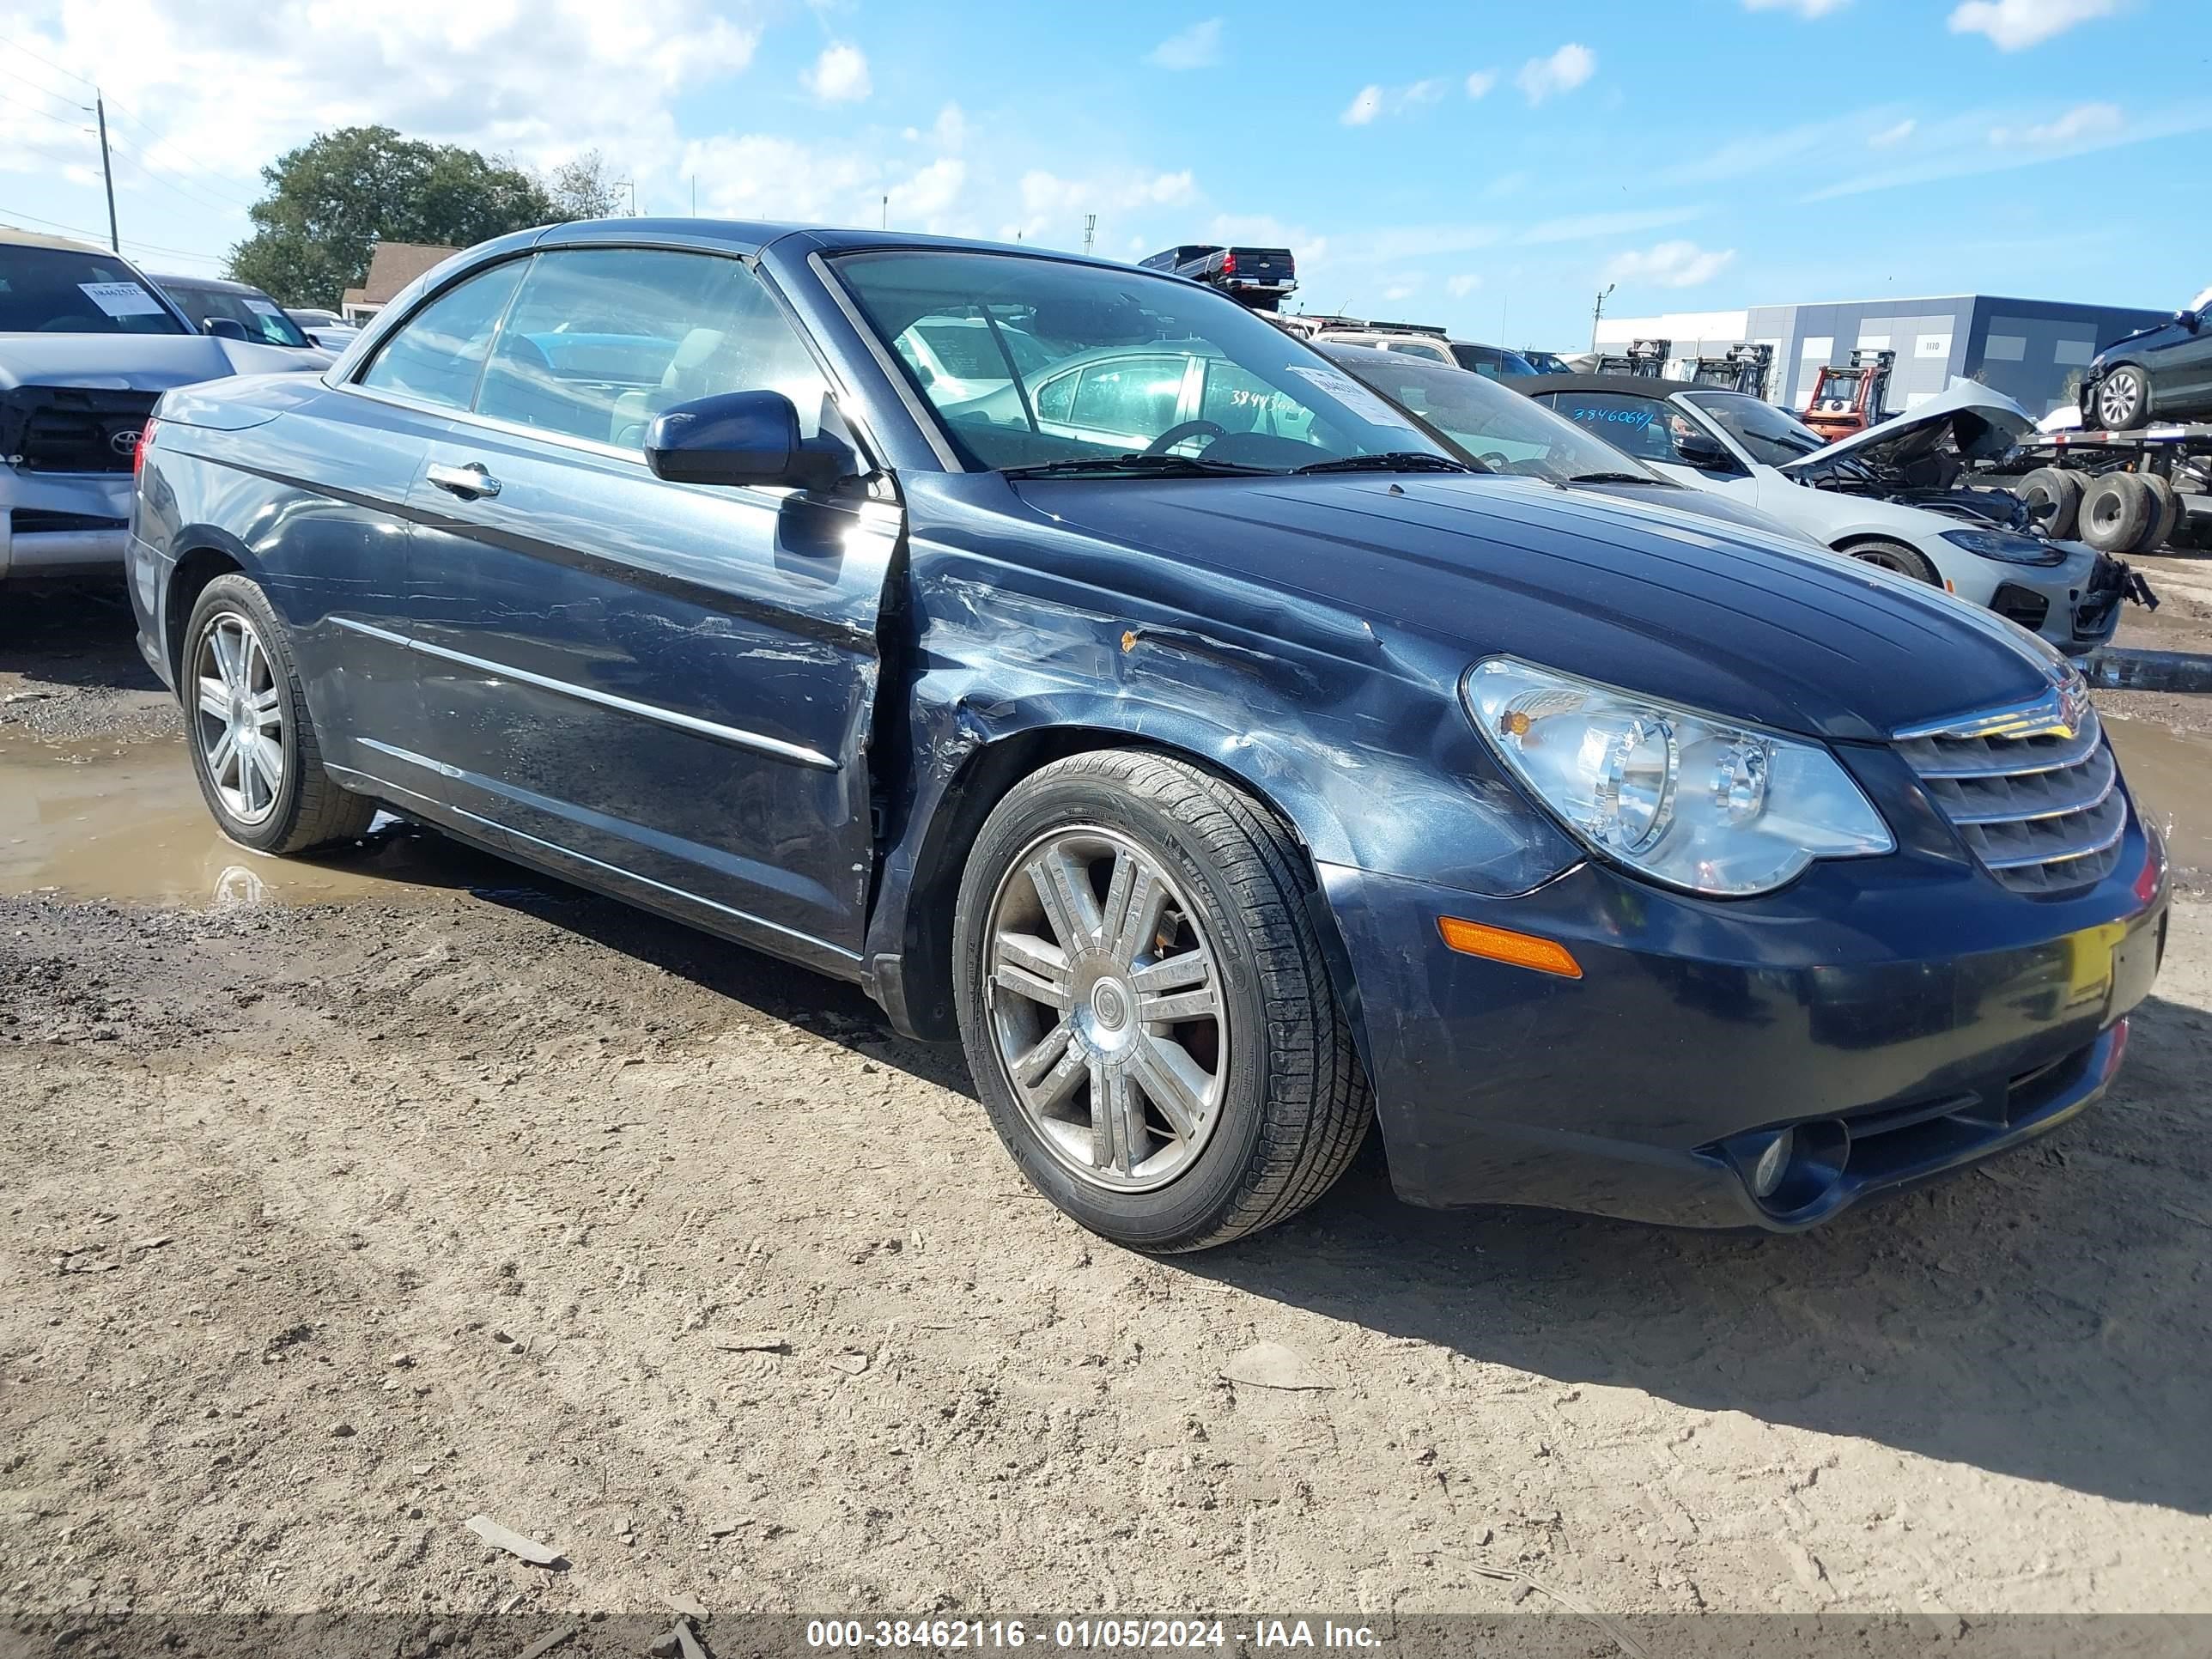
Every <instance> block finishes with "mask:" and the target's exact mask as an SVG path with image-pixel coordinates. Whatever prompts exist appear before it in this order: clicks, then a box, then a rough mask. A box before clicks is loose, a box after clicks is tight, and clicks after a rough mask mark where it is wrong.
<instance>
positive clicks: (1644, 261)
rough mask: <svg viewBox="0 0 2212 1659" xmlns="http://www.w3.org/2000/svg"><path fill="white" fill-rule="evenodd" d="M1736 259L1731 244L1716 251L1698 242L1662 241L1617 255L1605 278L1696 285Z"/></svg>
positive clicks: (1673, 285)
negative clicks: (1653, 245)
mask: <svg viewBox="0 0 2212 1659" xmlns="http://www.w3.org/2000/svg"><path fill="white" fill-rule="evenodd" d="M1734 258H1735V249H1734V248H1732V247H1731V248H1723V249H1721V250H1719V251H1718V252H1714V251H1712V250H1711V249H1707V248H1701V247H1699V246H1698V245H1697V244H1696V243H1695V242H1661V243H1660V244H1659V245H1658V246H1656V247H1648V248H1644V249H1643V250H1641V251H1640V252H1627V253H1620V254H1616V255H1614V256H1613V258H1612V259H1611V260H1610V261H1608V262H1607V264H1606V267H1605V276H1604V280H1605V281H1607V282H1608V283H1651V284H1654V285H1655V286H1656V287H1659V288H1695V287H1696V286H1697V285H1698V284H1699V283H1709V282H1711V280H1712V279H1713V278H1714V277H1716V276H1718V275H1720V273H1721V272H1722V271H1723V270H1725V269H1726V268H1727V267H1728V264H1729V261H1730V260H1732V259H1734Z"/></svg>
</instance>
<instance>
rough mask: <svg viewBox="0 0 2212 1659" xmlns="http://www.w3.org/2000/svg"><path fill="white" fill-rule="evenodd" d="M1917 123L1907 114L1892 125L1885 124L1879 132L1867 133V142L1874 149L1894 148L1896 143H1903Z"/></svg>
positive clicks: (1910, 135)
mask: <svg viewBox="0 0 2212 1659" xmlns="http://www.w3.org/2000/svg"><path fill="white" fill-rule="evenodd" d="M1918 125H1920V123H1919V122H1917V121H1916V120H1914V119H1913V118H1911V116H1909V115H1908V116H1906V117H1905V118H1904V119H1903V120H1902V121H1899V122H1898V123H1897V124H1896V125H1893V126H1887V127H1884V128H1883V129H1882V130H1881V131H1880V132H1875V133H1869V134H1868V135H1867V143H1869V144H1871V145H1872V146H1873V147H1874V148H1875V149H1894V148H1895V147H1896V146H1897V145H1899V144H1901V143H1904V142H1905V140H1906V139H1908V138H1910V137H1912V133H1913V129H1914V128H1916V127H1917V126H1918Z"/></svg>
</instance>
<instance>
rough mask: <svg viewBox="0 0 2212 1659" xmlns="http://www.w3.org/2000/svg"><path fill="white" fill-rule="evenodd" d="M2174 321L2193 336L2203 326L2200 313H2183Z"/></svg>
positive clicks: (2201, 313)
mask: <svg viewBox="0 0 2212 1659" xmlns="http://www.w3.org/2000/svg"><path fill="white" fill-rule="evenodd" d="M2176 320H2178V321H2179V323H2180V324H2181V325H2182V326H2183V327H2184V328H2185V329H2187V330H2188V331H2190V332H2191V334H2194V333H2196V332H2197V331H2198V330H2200V329H2202V328H2203V326H2204V313H2203V312H2201V311H2185V312H2183V313H2181V315H2180V317H2179V318H2178V319H2176Z"/></svg>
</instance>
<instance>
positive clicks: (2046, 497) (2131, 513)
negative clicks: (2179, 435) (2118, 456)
mask: <svg viewBox="0 0 2212 1659" xmlns="http://www.w3.org/2000/svg"><path fill="white" fill-rule="evenodd" d="M2015 490H2016V493H2017V494H2019V495H2021V497H2022V498H2024V499H2025V500H2026V501H2027V503H2028V505H2029V506H2030V507H2033V508H2041V507H2045V506H2046V505H2047V506H2048V507H2049V508H2050V513H2049V515H2048V516H2047V517H2046V518H2045V520H2044V526H2043V527H2044V530H2045V532H2046V533H2047V534H2049V535H2051V536H2053V537H2056V538H2057V539H2059V540H2061V541H2072V540H2075V539H2077V538H2078V539H2079V540H2081V541H2085V542H2087V543H2088V544H2089V545H2090V546H2092V547H2093V548H2095V549H2096V550H2098V551H2099V552H2100V553H2112V554H2115V555H2120V556H2125V555H2127V554H2130V553H2149V552H2152V551H2154V550H2157V549H2159V548H2161V547H2166V546H2169V545H2171V546H2174V547H2188V546H2190V545H2191V540H2190V532H2189V515H2188V513H2186V512H2185V510H2184V509H2183V507H2182V501H2181V497H2180V495H2179V494H2178V493H2176V491H2175V489H2174V488H2173V486H2172V484H2170V483H2167V482H2166V480H2165V479H2163V478H2161V477H2158V476H2156V475H2155V474H2154V473H2148V472H2107V473H2106V474H2105V475H2104V476H2103V477H2089V476H2087V474H2084V473H2080V472H2069V471H2063V470H2062V469H2060V468H2058V467H2055V466H2039V467H2038V468H2036V469H2035V471H2033V472H2031V473H2029V474H2028V475H2027V477H2024V478H2022V479H2021V481H2020V483H2019V484H2018V485H2017V486H2015Z"/></svg>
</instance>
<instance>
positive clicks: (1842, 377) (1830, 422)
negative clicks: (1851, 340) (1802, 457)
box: [1797, 346, 1897, 443]
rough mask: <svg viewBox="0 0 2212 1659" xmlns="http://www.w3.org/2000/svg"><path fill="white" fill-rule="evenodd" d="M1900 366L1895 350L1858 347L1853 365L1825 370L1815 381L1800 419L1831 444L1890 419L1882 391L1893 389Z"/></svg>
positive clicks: (1853, 356)
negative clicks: (1891, 381)
mask: <svg viewBox="0 0 2212 1659" xmlns="http://www.w3.org/2000/svg"><path fill="white" fill-rule="evenodd" d="M1896 366H1897V354H1896V353H1895V352H1894V351H1876V350H1869V349H1867V348H1865V347H1863V346H1862V347H1859V348H1857V349H1855V350H1853V351H1852V353H1851V362H1850V368H1822V369H1821V371H1820V379H1819V380H1816V381H1814V384H1813V398H1812V401H1811V402H1809V403H1808V404H1806V405H1805V407H1804V409H1803V410H1802V411H1801V412H1800V413H1799V415H1798V416H1797V418H1798V419H1799V420H1801V421H1802V422H1805V424H1806V425H1807V426H1809V427H1811V428H1813V430H1814V431H1815V432H1817V433H1819V434H1820V435H1821V436H1822V437H1823V438H1826V440H1827V441H1829V442H1830V443H1833V442H1835V441H1836V440H1837V439H1838V438H1848V437H1850V435H1851V434H1852V433H1854V432H1863V431H1865V430H1866V429H1867V428H1869V427H1870V426H1872V425H1874V424H1875V422H1877V421H1884V420H1887V419H1888V418H1889V413H1888V411H1887V410H1885V409H1884V408H1883V407H1882V394H1883V393H1884V392H1887V391H1888V390H1889V371H1890V370H1891V369H1892V368H1895V367H1896Z"/></svg>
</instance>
